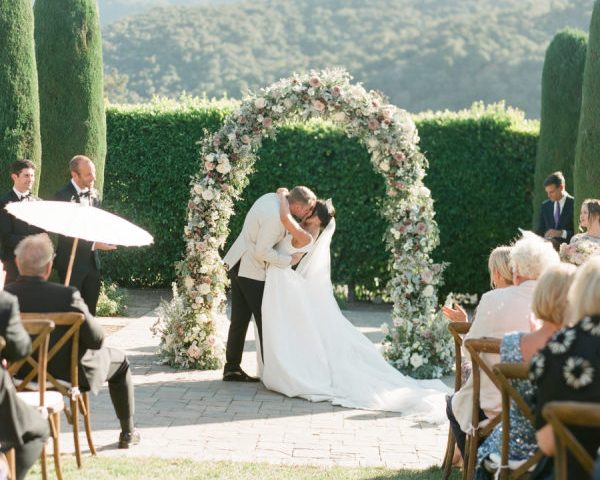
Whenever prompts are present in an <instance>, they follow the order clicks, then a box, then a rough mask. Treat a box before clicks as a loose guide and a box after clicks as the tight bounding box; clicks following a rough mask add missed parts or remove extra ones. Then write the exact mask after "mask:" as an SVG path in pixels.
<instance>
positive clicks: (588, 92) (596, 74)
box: [574, 0, 600, 218]
mask: <svg viewBox="0 0 600 480" xmlns="http://www.w3.org/2000/svg"><path fill="white" fill-rule="evenodd" d="M599 51H600V0H596V2H595V4H594V11H593V12H592V20H591V22H590V33H589V41H588V48H587V54H586V57H585V71H584V74H583V90H582V94H581V97H582V98H581V117H580V120H579V133H578V136H577V149H576V152H575V169H574V187H575V189H574V193H575V209H576V210H575V218H579V215H578V212H579V209H580V207H581V202H582V201H583V200H584V199H586V198H590V197H591V198H599V197H600V82H599V81H598V79H600V58H598V52H599Z"/></svg>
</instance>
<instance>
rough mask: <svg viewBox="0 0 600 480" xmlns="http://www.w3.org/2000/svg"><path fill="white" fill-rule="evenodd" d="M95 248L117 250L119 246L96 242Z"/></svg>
mask: <svg viewBox="0 0 600 480" xmlns="http://www.w3.org/2000/svg"><path fill="white" fill-rule="evenodd" d="M95 248H96V250H116V249H117V246H116V245H112V244H110V243H104V242H96V244H95Z"/></svg>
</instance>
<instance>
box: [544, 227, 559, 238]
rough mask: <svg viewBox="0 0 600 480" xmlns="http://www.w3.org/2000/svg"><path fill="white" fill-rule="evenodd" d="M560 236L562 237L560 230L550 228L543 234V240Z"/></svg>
mask: <svg viewBox="0 0 600 480" xmlns="http://www.w3.org/2000/svg"><path fill="white" fill-rule="evenodd" d="M560 236H562V230H556V229H554V228H550V229H548V230H546V233H544V238H555V237H560Z"/></svg>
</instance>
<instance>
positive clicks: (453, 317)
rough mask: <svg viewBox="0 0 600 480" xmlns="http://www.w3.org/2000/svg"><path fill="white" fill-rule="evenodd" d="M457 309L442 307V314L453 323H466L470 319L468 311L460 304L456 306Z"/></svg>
mask: <svg viewBox="0 0 600 480" xmlns="http://www.w3.org/2000/svg"><path fill="white" fill-rule="evenodd" d="M454 307H455V308H451V307H446V306H443V307H442V313H443V314H444V317H446V318H447V319H448V320H450V321H451V322H466V321H467V320H468V319H469V316H468V315H467V312H466V310H465V309H464V308H463V307H461V306H460V305H459V304H458V303H455V304H454Z"/></svg>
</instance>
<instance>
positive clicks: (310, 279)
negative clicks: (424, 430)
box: [257, 188, 448, 421]
mask: <svg viewBox="0 0 600 480" xmlns="http://www.w3.org/2000/svg"><path fill="white" fill-rule="evenodd" d="M277 195H278V197H279V201H280V217H281V222H282V223H283V225H284V227H285V228H286V230H287V232H288V233H287V235H286V236H285V238H284V239H283V240H281V241H280V242H279V243H278V244H277V245H276V247H275V248H276V250H278V251H279V252H281V253H285V254H288V255H291V254H293V253H305V256H304V257H303V259H302V260H301V261H300V263H299V265H298V268H297V269H296V270H292V269H291V268H289V267H288V268H283V269H282V268H278V267H275V266H270V267H269V268H268V269H267V276H266V282H265V290H264V296H263V301H262V317H263V341H264V345H263V346H262V347H263V355H264V365H263V371H262V381H263V383H264V384H265V386H266V387H267V388H269V389H270V390H274V391H277V392H281V393H283V394H285V395H287V396H289V397H302V398H306V399H308V400H311V401H324V400H328V401H331V402H332V403H333V404H334V405H341V406H343V407H349V408H360V409H367V410H385V411H394V412H401V413H402V414H405V415H410V414H425V415H426V418H427V419H428V420H431V421H442V419H444V405H445V401H444V393H446V392H447V391H448V389H447V388H446V387H445V385H444V384H443V383H442V382H441V381H439V380H422V381H417V380H414V379H412V378H410V377H406V376H404V375H402V374H401V373H400V372H398V371H397V370H396V369H395V368H393V367H392V366H391V365H389V364H388V363H387V362H386V361H385V360H384V358H383V357H382V356H381V354H380V353H379V352H378V351H377V349H376V348H375V346H374V345H373V344H372V343H371V341H370V340H368V339H367V338H366V337H365V336H364V335H363V334H362V333H360V332H359V331H358V330H357V329H356V328H355V327H354V326H353V325H352V324H351V323H350V322H349V321H348V320H347V319H346V318H345V317H344V316H343V315H342V312H341V311H340V309H339V307H338V305H337V302H336V300H335V298H334V296H333V286H332V284H331V273H330V270H331V267H330V244H331V239H332V237H333V233H334V231H335V219H334V216H335V210H334V208H333V206H332V205H331V203H330V201H327V202H323V201H322V200H319V201H317V204H316V206H315V209H314V212H313V214H312V215H311V216H310V217H309V218H306V219H304V221H302V223H300V224H299V223H298V222H296V220H295V219H294V218H293V217H292V215H291V214H290V210H289V205H288V202H287V189H282V188H280V189H278V190H277ZM257 351H260V349H257Z"/></svg>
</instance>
